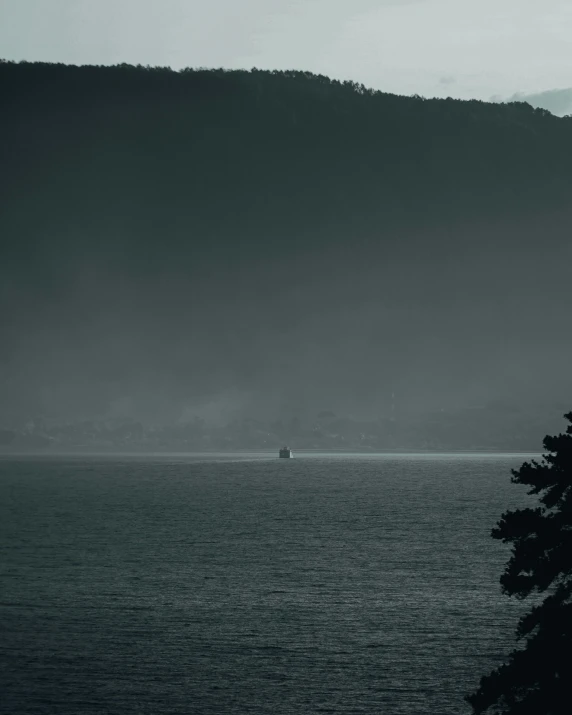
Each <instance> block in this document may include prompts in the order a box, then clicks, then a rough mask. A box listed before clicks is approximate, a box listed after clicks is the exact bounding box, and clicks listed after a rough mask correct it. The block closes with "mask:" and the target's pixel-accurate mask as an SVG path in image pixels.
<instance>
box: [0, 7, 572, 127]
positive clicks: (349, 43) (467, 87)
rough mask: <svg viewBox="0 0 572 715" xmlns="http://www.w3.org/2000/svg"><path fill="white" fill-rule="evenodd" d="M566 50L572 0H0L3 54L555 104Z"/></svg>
mask: <svg viewBox="0 0 572 715" xmlns="http://www.w3.org/2000/svg"><path fill="white" fill-rule="evenodd" d="M571 51H572V2H570V0H0V57H4V58H5V59H13V60H22V59H25V60H34V61H37V60H44V61H50V62H66V63H74V64H115V63H119V62H128V63H134V64H137V63H141V64H151V65H170V66H171V67H173V68H180V67H185V66H195V67H196V66H205V67H213V66H216V67H221V66H224V67H237V68H238V67H246V68H250V67H253V66H256V67H260V68H289V69H305V70H310V71H313V72H317V73H322V74H327V75H329V76H331V77H336V78H340V79H345V78H352V79H355V80H356V81H358V82H363V83H364V84H366V85H368V86H371V87H376V88H379V89H382V90H384V91H389V92H396V93H399V94H413V93H419V94H422V95H425V96H455V97H461V98H468V97H477V98H480V99H490V98H491V97H493V96H498V97H502V98H506V97H512V96H513V95H518V94H519V93H522V94H523V95H528V94H530V95H533V96H534V98H535V102H536V103H537V104H540V105H541V106H543V105H547V106H548V108H549V109H553V110H554V111H556V112H558V113H564V112H566V111H567V109H568V105H570V110H571V111H572V90H568V88H569V87H571V86H572V70H571V68H570V57H571V56H572V55H571ZM553 90H559V91H558V92H557V93H556V94H554V92H553ZM562 90H564V93H563V92H562Z"/></svg>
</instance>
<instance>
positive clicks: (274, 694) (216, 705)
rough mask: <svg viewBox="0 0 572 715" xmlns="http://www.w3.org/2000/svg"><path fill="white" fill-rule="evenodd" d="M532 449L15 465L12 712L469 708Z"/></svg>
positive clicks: (507, 607) (0, 663) (5, 575)
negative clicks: (505, 536) (504, 517)
mask: <svg viewBox="0 0 572 715" xmlns="http://www.w3.org/2000/svg"><path fill="white" fill-rule="evenodd" d="M523 461H524V457H523V456H517V455H512V456H498V455H497V456H446V455H445V456H431V457H427V456H391V457H388V456H385V457H373V456H372V457H355V456H354V457H352V456H338V457H330V458H328V457H320V456H312V457H297V458H296V459H294V460H278V459H275V458H274V457H272V458H268V457H260V456H258V457H255V456H252V457H249V456H242V457H236V458H232V457H224V458H223V457H221V458H218V459H217V458H213V457H210V458H207V457H204V458H183V457H178V458H154V459H151V458H149V459H143V458H117V457H116V458H107V459H106V458H77V457H76V458H61V459H55V458H54V459H50V460H45V459H44V460H41V459H30V458H29V459H7V458H4V459H2V460H0V549H1V551H0V633H1V637H0V673H1V675H0V678H1V682H0V710H1V711H2V712H3V713H10V715H32V714H33V715H40V714H41V715H44V713H45V714H48V713H50V714H52V713H53V714H56V713H57V715H80V714H81V715H84V714H85V715H92V714H95V713H97V714H98V715H99V714H100V713H105V714H106V715H131V714H133V715H135V714H137V715H142V714H148V715H163V714H167V713H169V715H170V714H174V713H190V714H193V715H203V714H204V715H208V714H210V713H248V714H249V715H250V714H251V715H256V714H262V713H264V714H265V715H266V714H268V715H270V714H272V715H282V714H286V713H292V714H294V713H295V714H296V715H301V714H303V713H312V714H314V713H326V712H327V713H334V714H336V715H337V714H340V715H341V714H342V713H343V714H344V715H345V714H349V713H367V714H368V715H371V714H373V713H383V715H397V714H403V715H405V714H407V715H412V714H413V713H415V714H419V715H421V714H423V715H428V714H429V715H448V714H449V713H451V714H453V713H455V714H458V713H464V712H467V711H468V708H467V706H466V705H465V704H464V703H463V699H462V698H463V695H464V694H465V693H466V692H467V691H469V690H472V689H473V688H474V687H475V686H476V685H477V683H478V680H479V678H480V676H481V675H482V674H484V673H485V672H488V671H489V670H490V668H491V667H492V666H494V665H496V664H498V663H499V662H501V661H502V659H503V657H504V656H505V655H506V653H507V652H508V651H509V650H510V649H511V648H512V647H513V631H514V627H515V625H516V620H517V618H518V615H519V613H521V612H522V608H523V607H522V604H518V603H515V602H513V601H512V600H511V599H508V598H507V597H505V596H501V594H500V589H499V585H498V579H499V576H500V573H501V571H502V569H503V565H504V563H505V561H506V558H507V556H508V552H507V548H506V547H504V546H503V545H502V544H499V543H498V542H495V541H493V540H492V539H491V538H490V536H489V534H490V529H491V527H492V526H493V525H494V523H495V522H496V521H497V520H498V517H499V516H500V514H501V513H502V512H503V511H504V510H505V509H507V508H509V507H514V506H518V505H522V504H524V503H526V501H527V497H525V496H524V492H523V490H522V488H520V487H517V486H514V485H512V484H511V483H510V469H511V468H512V467H516V466H518V465H519V464H521V463H522V462H523Z"/></svg>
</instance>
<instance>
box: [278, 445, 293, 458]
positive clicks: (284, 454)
mask: <svg viewBox="0 0 572 715" xmlns="http://www.w3.org/2000/svg"><path fill="white" fill-rule="evenodd" d="M278 456H279V457H280V459H292V456H293V455H292V450H291V449H290V447H282V449H281V450H280V452H278Z"/></svg>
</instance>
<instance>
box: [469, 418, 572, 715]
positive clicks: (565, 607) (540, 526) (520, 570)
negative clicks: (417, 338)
mask: <svg viewBox="0 0 572 715" xmlns="http://www.w3.org/2000/svg"><path fill="white" fill-rule="evenodd" d="M565 417H566V419H567V420H568V422H570V423H572V412H570V413H568V414H567V415H565ZM544 448H545V449H546V450H547V451H548V454H545V455H544V457H543V461H542V462H541V463H538V462H536V461H532V462H530V463H529V462H525V463H524V464H523V465H522V466H521V468H520V469H519V470H518V471H513V479H512V481H513V482H514V483H516V484H527V485H529V486H530V490H529V492H528V493H529V494H531V495H539V501H540V503H541V506H540V507H537V508H536V509H517V510H515V511H509V512H506V513H505V514H503V516H502V518H501V520H500V522H499V523H498V525H497V527H496V528H495V529H494V530H493V533H492V535H493V537H494V538H495V539H501V540H502V541H503V542H505V543H510V544H512V556H511V558H510V560H509V561H508V564H507V567H506V570H505V572H504V574H503V575H502V577H501V584H502V589H503V592H504V593H506V594H508V595H509V596H515V597H516V598H519V599H524V598H527V597H528V596H531V595H532V594H546V596H545V598H544V600H543V601H542V603H540V605H537V606H535V607H534V608H532V609H531V611H530V612H529V613H528V614H526V615H525V616H523V617H522V618H521V620H520V622H519V624H518V628H517V638H518V639H519V640H522V641H523V643H524V647H523V648H521V649H518V650H515V651H514V652H513V653H511V655H510V658H509V662H508V664H506V665H503V666H501V667H500V668H498V669H497V670H495V671H494V672H493V673H491V674H490V675H488V676H485V677H484V678H482V679H481V683H480V687H479V689H478V690H477V692H475V693H474V694H472V695H470V696H469V697H468V698H467V700H468V702H469V703H470V704H471V705H472V707H473V712H474V713H485V712H494V713H503V714H505V715H560V714H562V715H564V713H569V712H570V703H571V702H572V599H571V596H572V424H570V425H569V426H568V427H567V430H566V434H560V435H558V436H556V437H546V438H545V440H544Z"/></svg>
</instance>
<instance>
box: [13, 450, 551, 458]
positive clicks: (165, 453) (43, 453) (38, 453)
mask: <svg viewBox="0 0 572 715" xmlns="http://www.w3.org/2000/svg"><path fill="white" fill-rule="evenodd" d="M293 452H294V457H296V456H316V455H318V456H323V457H329V456H332V457H336V456H338V457H339V456H348V457H392V456H393V457H403V456H405V457H407V456H427V457H434V456H452V455H455V456H464V455H465V456H475V457H480V456H515V457H519V456H523V457H527V456H530V457H541V456H542V454H543V452H542V450H539V451H513V450H492V449H478V450H477V449H473V450H469V449H458V450H432V451H430V450H416V449H401V450H399V449H395V450H380V451H366V450H361V451H345V450H321V449H299V450H295V449H294V450H293ZM249 455H251V456H260V457H276V459H278V449H276V450H272V451H270V450H260V449H243V450H232V451H223V450H208V451H200V452H199V451H184V452H181V451H175V450H173V451H170V450H157V451H143V450H141V451H138V450H136V451H133V450H132V451H122V450H107V451H103V450H101V451H93V450H83V449H81V448H77V449H67V450H58V451H52V450H48V449H46V450H29V451H8V450H3V449H0V458H1V457H54V458H55V457H194V458H197V457H218V456H220V457H241V456H249Z"/></svg>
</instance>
